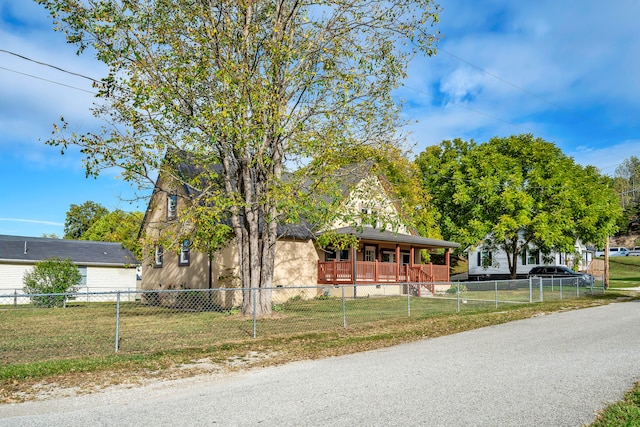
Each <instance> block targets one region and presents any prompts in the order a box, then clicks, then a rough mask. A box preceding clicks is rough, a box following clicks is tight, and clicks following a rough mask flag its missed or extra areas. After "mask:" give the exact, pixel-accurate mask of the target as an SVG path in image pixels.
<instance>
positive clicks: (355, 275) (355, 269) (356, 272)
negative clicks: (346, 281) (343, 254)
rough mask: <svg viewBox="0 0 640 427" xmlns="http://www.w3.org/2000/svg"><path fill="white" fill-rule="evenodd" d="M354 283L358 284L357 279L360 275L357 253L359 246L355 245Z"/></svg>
mask: <svg viewBox="0 0 640 427" xmlns="http://www.w3.org/2000/svg"><path fill="white" fill-rule="evenodd" d="M352 252H353V284H354V285H355V284H356V280H357V277H358V264H357V262H358V258H357V257H356V254H357V252H358V248H356V247H354V248H353V251H352Z"/></svg>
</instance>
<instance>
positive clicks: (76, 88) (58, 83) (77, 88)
mask: <svg viewBox="0 0 640 427" xmlns="http://www.w3.org/2000/svg"><path fill="white" fill-rule="evenodd" d="M0 69H2V70H5V71H10V72H12V73H16V74H22V75H23V76H27V77H31V78H33V79H38V80H42V81H45V82H48V83H53V84H56V85H59V86H64V87H68V88H70V89H75V90H80V91H82V92H87V93H90V94H92V95H96V92H92V91H90V90H86V89H81V88H79V87H75V86H71V85H68V84H64V83H60V82H56V81H54V80H49V79H44V78H42V77H38V76H34V75H32V74H27V73H22V72H20V71H16V70H12V69H10V68H5V67H0Z"/></svg>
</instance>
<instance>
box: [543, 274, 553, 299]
mask: <svg viewBox="0 0 640 427" xmlns="http://www.w3.org/2000/svg"><path fill="white" fill-rule="evenodd" d="M552 280H553V279H552ZM542 293H543V291H542V277H541V278H540V302H542V301H544V296H543V295H542Z"/></svg>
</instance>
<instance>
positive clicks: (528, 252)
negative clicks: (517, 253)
mask: <svg viewBox="0 0 640 427" xmlns="http://www.w3.org/2000/svg"><path fill="white" fill-rule="evenodd" d="M531 264H540V250H538V249H525V250H523V251H522V265H531Z"/></svg>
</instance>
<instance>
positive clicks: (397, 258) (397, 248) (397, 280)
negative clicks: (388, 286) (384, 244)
mask: <svg viewBox="0 0 640 427" xmlns="http://www.w3.org/2000/svg"><path fill="white" fill-rule="evenodd" d="M399 281H400V245H398V244H396V282H399Z"/></svg>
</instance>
